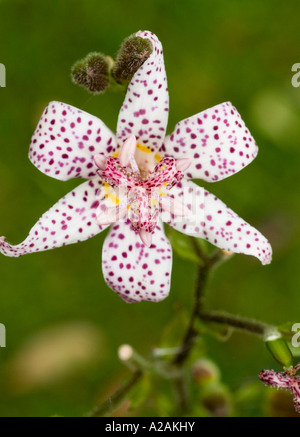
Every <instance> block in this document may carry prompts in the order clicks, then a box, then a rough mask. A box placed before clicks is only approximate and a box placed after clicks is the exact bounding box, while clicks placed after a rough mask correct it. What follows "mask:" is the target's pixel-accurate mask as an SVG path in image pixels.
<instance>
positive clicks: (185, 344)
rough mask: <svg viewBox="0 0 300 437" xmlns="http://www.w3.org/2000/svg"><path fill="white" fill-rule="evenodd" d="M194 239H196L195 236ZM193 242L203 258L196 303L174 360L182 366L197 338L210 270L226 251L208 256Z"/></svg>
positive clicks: (198, 272) (199, 272)
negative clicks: (199, 318) (198, 322)
mask: <svg viewBox="0 0 300 437" xmlns="http://www.w3.org/2000/svg"><path fill="white" fill-rule="evenodd" d="M192 240H195V239H194V238H193V239H192ZM193 244H194V245H195V250H196V252H197V255H198V256H199V257H200V258H201V260H202V262H201V263H200V264H199V266H198V271H197V280H196V286H195V293H194V305H193V310H192V315H191V318H190V322H189V325H188V327H187V330H186V332H185V334H184V337H183V340H182V343H181V346H180V348H179V352H178V354H177V355H176V356H175V358H174V360H173V364H175V365H176V366H182V365H183V364H184V362H185V361H186V359H187V358H188V357H189V354H190V352H191V350H192V348H193V345H194V343H195V341H196V340H197V337H198V331H197V330H196V328H195V323H196V321H197V319H198V317H199V314H200V313H201V311H202V308H203V305H204V298H205V293H204V291H205V287H206V283H207V279H208V275H209V272H210V270H211V269H212V268H213V267H214V266H215V265H216V264H217V263H219V262H220V261H221V260H222V258H224V257H225V256H224V253H223V252H222V251H221V250H216V251H215V252H213V253H212V254H211V255H210V256H207V255H205V254H204V252H203V251H202V250H201V249H200V247H199V246H198V245H197V243H196V242H194V243H193ZM196 245H197V246H196Z"/></svg>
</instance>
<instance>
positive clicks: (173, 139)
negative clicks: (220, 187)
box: [161, 102, 258, 182]
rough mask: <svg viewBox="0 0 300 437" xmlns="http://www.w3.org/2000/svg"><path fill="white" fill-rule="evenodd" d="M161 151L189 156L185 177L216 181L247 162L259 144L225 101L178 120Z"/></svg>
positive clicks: (179, 156) (182, 156) (179, 155)
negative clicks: (189, 164) (188, 165)
mask: <svg viewBox="0 0 300 437" xmlns="http://www.w3.org/2000/svg"><path fill="white" fill-rule="evenodd" d="M161 151H162V152H165V153H166V154H167V155H171V156H173V157H174V158H176V159H179V158H190V160H191V166H190V167H189V169H188V170H187V172H186V175H187V177H188V178H190V179H203V180H205V181H208V182H216V181H220V180H222V179H225V178H227V177H228V176H231V175H232V174H234V173H237V172H238V171H240V170H241V169H242V168H244V167H246V166H247V165H248V164H250V162H252V161H253V159H254V158H255V157H256V155H257V152H258V148H257V145H256V143H255V140H254V138H253V137H252V135H251V134H250V132H249V130H248V129H247V127H246V126H245V123H244V122H243V120H242V119H241V116H240V114H239V113H238V111H237V110H236V108H235V107H234V106H233V105H232V104H231V103H230V102H226V103H221V104H220V105H217V106H214V107H213V108H210V109H207V110H206V111H203V112H200V113H199V114H196V115H194V116H192V117H190V118H187V119H185V120H182V121H180V122H179V123H177V125H176V126H175V130H174V132H173V133H172V134H171V135H169V136H168V137H166V139H165V142H164V144H163V146H162V149H161Z"/></svg>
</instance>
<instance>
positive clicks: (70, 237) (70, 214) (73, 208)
mask: <svg viewBox="0 0 300 437" xmlns="http://www.w3.org/2000/svg"><path fill="white" fill-rule="evenodd" d="M102 186H103V184H102V182H101V181H97V180H96V181H95V180H94V181H87V182H84V183H83V184H81V185H79V186H78V187H77V188H75V189H74V190H73V191H71V192H70V193H68V194H67V195H66V196H65V197H63V198H62V199H60V200H59V201H58V202H57V203H56V204H55V205H53V206H52V208H50V209H49V210H48V211H47V212H45V214H43V215H42V217H41V218H40V219H39V220H38V222H37V223H36V224H35V225H34V226H33V228H32V229H31V231H30V232H29V235H28V237H27V238H26V239H25V240H24V241H23V242H22V243H20V244H18V245H16V246H13V245H11V244H9V243H7V242H6V241H5V239H4V238H3V237H2V238H1V239H0V251H1V252H2V253H3V254H4V255H6V256H11V257H18V256H22V255H26V254H28V253H33V252H42V251H44V250H49V249H54V248H56V247H61V246H66V245H67V244H73V243H78V242H79V241H84V240H87V239H88V238H91V237H93V236H94V235H96V234H98V233H99V232H101V231H102V230H103V229H105V228H106V227H107V226H99V225H98V224H97V222H96V217H97V214H99V209H100V207H101V205H102V206H103V205H105V204H109V205H110V203H109V202H110V201H109V199H106V198H105V194H104V192H103V189H102ZM104 207H105V206H104Z"/></svg>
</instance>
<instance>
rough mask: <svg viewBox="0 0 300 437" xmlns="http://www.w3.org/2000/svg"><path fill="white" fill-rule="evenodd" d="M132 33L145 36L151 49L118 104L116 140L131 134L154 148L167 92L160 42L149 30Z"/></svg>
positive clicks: (164, 119) (162, 125) (158, 139)
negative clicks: (120, 102) (121, 104)
mask: <svg viewBox="0 0 300 437" xmlns="http://www.w3.org/2000/svg"><path fill="white" fill-rule="evenodd" d="M136 36H139V37H141V38H146V39H148V40H149V41H150V42H151V44H152V46H153V52H152V53H151V55H150V56H149V58H148V59H147V60H146V61H145V62H144V64H143V65H142V66H141V67H140V68H139V69H138V71H137V72H136V73H135V75H134V76H133V78H132V80H131V82H130V84H129V86H128V89H127V94H126V97H125V100H124V103H123V106H122V108H121V111H120V114H119V118H118V126H117V138H118V140H119V142H120V144H121V143H122V142H123V141H125V140H126V138H128V137H129V136H130V135H131V134H133V135H135V137H136V138H137V141H138V142H139V143H141V144H142V145H144V146H147V147H149V149H151V150H153V151H154V150H158V149H159V148H160V146H161V144H162V142H163V140H164V137H165V132H166V127H167V123H168V111H169V94H168V88H167V77H166V71H165V65H164V58H163V50H162V45H161V43H160V41H159V40H158V38H157V37H156V36H155V35H154V34H153V33H151V32H147V31H140V32H137V34H136Z"/></svg>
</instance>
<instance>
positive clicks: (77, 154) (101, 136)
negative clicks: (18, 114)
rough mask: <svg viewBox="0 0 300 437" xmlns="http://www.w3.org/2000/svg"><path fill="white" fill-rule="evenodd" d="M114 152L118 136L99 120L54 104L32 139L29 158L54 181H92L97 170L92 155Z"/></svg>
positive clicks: (66, 106) (51, 104)
mask: <svg viewBox="0 0 300 437" xmlns="http://www.w3.org/2000/svg"><path fill="white" fill-rule="evenodd" d="M115 150H116V138H115V135H114V134H113V133H112V132H111V131H110V130H109V129H108V127H106V125H105V124H104V123H103V122H102V121H101V120H100V119H99V118H97V117H94V116H93V115H90V114H88V113H87V112H84V111H81V110H80V109H77V108H75V107H73V106H71V105H67V104H66V103H61V102H51V103H49V105H48V106H47V107H46V109H45V111H44V113H43V115H42V117H41V119H40V121H39V124H38V126H37V128H36V130H35V132H34V134H33V136H32V139H31V144H30V148H29V159H30V160H31V162H32V163H33V164H34V165H35V166H36V167H37V168H38V169H39V170H40V171H42V172H43V173H45V174H47V175H48V176H51V177H53V178H55V179H59V180H62V181H66V180H68V179H72V178H77V177H81V178H85V179H90V178H92V177H93V176H95V173H96V169H97V168H96V166H95V164H94V161H93V156H94V155H95V154H96V153H103V154H110V153H112V152H114V151H115Z"/></svg>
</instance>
